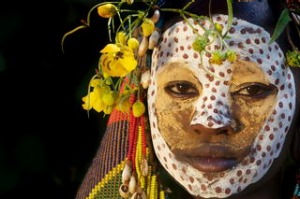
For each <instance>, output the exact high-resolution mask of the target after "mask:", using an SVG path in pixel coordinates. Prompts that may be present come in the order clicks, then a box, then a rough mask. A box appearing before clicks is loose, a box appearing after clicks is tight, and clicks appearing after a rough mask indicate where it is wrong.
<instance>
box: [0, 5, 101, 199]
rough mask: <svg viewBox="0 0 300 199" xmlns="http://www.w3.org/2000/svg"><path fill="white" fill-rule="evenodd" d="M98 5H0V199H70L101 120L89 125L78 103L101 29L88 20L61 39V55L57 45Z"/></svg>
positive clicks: (94, 62)
mask: <svg viewBox="0 0 300 199" xmlns="http://www.w3.org/2000/svg"><path fill="white" fill-rule="evenodd" d="M2 2H3V1H2ZM3 3H4V2H3ZM96 3H97V2H95V1H91V0H52V1H21V0H17V1H6V2H5V4H4V5H0V11H1V12H0V92H1V97H0V106H1V107H0V116H1V118H0V198H1V199H7V198H19V197H22V198H42V199H44V198H52V199H60V198H64V199H68V198H74V197H75V194H76V190H77V189H78V186H79V185H80V182H81V180H82V178H83V176H84V173H85V172H86V169H87V168H88V166H89V164H90V161H91V159H92V158H93V156H94V154H95V152H96V149H97V146H98V143H99V140H100V138H101V132H102V127H103V124H104V123H103V124H102V122H101V121H100V120H101V119H102V118H103V115H101V114H96V113H95V112H93V111H92V112H90V113H91V114H90V117H89V118H88V116H87V113H86V111H84V110H83V109H82V108H81V97H83V96H84V95H85V94H86V92H87V85H88V81H89V79H90V78H91V77H92V75H93V74H94V69H95V68H96V67H97V61H98V56H99V50H100V49H101V48H102V47H103V45H102V44H103V41H105V37H106V36H107V32H106V31H105V28H104V27H105V26H106V21H103V20H102V21H101V20H100V19H98V17H93V19H92V23H93V27H94V28H87V29H84V30H80V31H78V32H77V33H76V34H73V35H71V36H69V37H67V38H66V40H65V45H64V50H65V53H63V52H62V48H61V40H62V37H63V35H64V33H66V32H67V31H69V30H71V29H73V28H75V27H77V26H78V25H81V22H80V21H81V20H82V19H83V20H84V19H86V16H87V13H88V11H89V9H90V8H91V7H92V6H94V5H95V4H96ZM1 4H2V3H1ZM104 121H105V120H104Z"/></svg>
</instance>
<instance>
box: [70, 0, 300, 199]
mask: <svg viewBox="0 0 300 199" xmlns="http://www.w3.org/2000/svg"><path fill="white" fill-rule="evenodd" d="M222 3H224V5H225V6H226V4H225V1H222V2H220V4H222ZM220 4H219V5H220ZM184 5H185V4H184ZM212 5H215V4H213V3H212ZM225 6H218V7H216V8H220V7H223V8H224V7H225ZM204 7H205V1H197V2H196V3H195V6H192V8H193V9H191V11H193V13H195V12H200V13H197V14H201V15H202V14H208V13H206V12H202V11H203V10H205V8H204ZM195 8H201V9H200V10H197V9H195ZM233 8H234V16H235V17H236V18H233V19H232V18H231V17H230V16H227V15H223V14H224V11H223V10H222V9H221V10H220V9H214V7H213V6H212V7H211V9H212V10H211V12H213V13H217V14H215V15H213V17H212V18H204V19H203V18H198V19H196V20H195V19H187V18H184V19H182V18H178V17H177V18H175V20H174V18H173V16H171V15H165V17H172V20H170V21H167V22H166V23H165V25H164V28H163V34H162V36H161V39H160V40H159V41H160V42H159V43H158V44H157V45H156V46H155V48H154V49H153V52H152V51H151V53H152V62H151V76H150V84H149V87H147V104H148V111H149V112H148V116H149V124H150V132H151V142H148V145H149V146H148V147H149V148H151V147H152V146H153V149H154V152H155V157H152V158H145V157H143V158H145V159H148V160H150V161H148V162H151V167H155V169H154V171H156V172H157V174H156V175H155V176H156V177H157V178H159V182H161V184H162V185H163V188H160V187H159V188H160V190H163V191H164V193H165V195H168V196H169V197H170V198H249V199H251V198H270V199H271V198H272V199H274V198H291V197H292V194H293V189H294V186H295V184H296V182H295V181H296V178H295V177H294V176H293V175H296V174H295V173H296V170H295V168H296V166H297V165H296V164H299V154H300V150H299V149H300V144H299V141H300V140H299V128H300V127H299V123H298V124H297V121H298V120H299V118H298V117H299V116H298V112H299V99H300V98H299V92H300V90H299V89H300V87H299V80H298V79H299V70H298V69H295V68H293V69H291V68H289V67H288V66H287V65H286V61H285V58H284V52H283V51H282V50H281V47H280V45H279V44H277V43H276V42H271V36H270V33H269V32H267V31H266V30H269V31H270V28H271V27H272V26H273V27H274V24H275V23H274V20H273V19H274V15H273V14H274V13H273V12H272V10H271V8H270V6H269V4H268V2H267V1H262V2H257V3H254V2H252V3H247V4H243V5H241V4H240V3H235V4H233ZM248 8H251V9H252V10H251V12H247V11H246V12H245V10H246V9H248ZM256 11H257V12H256ZM262 12H264V13H263V14H262ZM221 13H223V14H221ZM266 16H267V17H266ZM231 19H232V26H230V27H229V28H228V29H226V27H228V24H230V23H231ZM254 23H256V24H254ZM257 24H258V25H257ZM285 44H286V41H285ZM282 48H284V49H285V48H288V45H282ZM106 50H107V49H106ZM104 51H105V50H104ZM120 52H122V53H123V54H122V55H120V53H118V57H117V58H118V59H123V56H124V55H125V50H124V51H120ZM105 56H106V57H105ZM105 56H104V57H102V59H101V60H102V61H100V63H101V64H103V65H104V64H105V63H108V62H106V61H105V60H110V59H109V57H108V56H109V54H105ZM112 60H116V57H114V59H111V60H110V61H109V63H111V62H112ZM128 60H130V59H128ZM130 63H131V62H130ZM128 64H129V63H128ZM109 69H111V68H110V67H108V69H107V72H109ZM140 96H141V99H143V98H145V96H144V97H143V93H140ZM139 99H140V98H139ZM85 102H87V99H85ZM139 117H140V116H137V118H139ZM142 118H143V119H138V120H134V121H136V123H139V124H143V123H144V119H147V118H144V117H142ZM127 121H128V116H127V115H126V113H120V111H115V112H112V114H111V117H110V120H109V122H108V127H107V131H106V134H105V135H104V138H103V140H102V142H101V145H100V148H99V150H98V153H97V155H96V157H95V159H94V161H93V163H92V165H91V167H90V169H89V171H88V173H87V175H86V177H85V179H84V181H83V183H82V185H81V188H80V189H79V191H78V194H77V197H76V198H78V199H79V198H118V197H120V196H119V195H118V194H121V196H122V197H123V198H128V197H132V198H145V197H146V195H148V194H147V193H143V191H144V190H147V191H148V190H152V188H149V189H147V186H146V185H144V184H143V181H138V182H136V181H135V180H134V182H135V183H137V184H138V185H137V186H132V184H133V183H132V182H133V181H131V178H132V177H133V178H138V179H144V178H142V177H141V178H139V176H142V175H141V174H139V172H143V168H145V167H142V169H141V171H139V168H138V164H137V162H138V161H136V159H135V158H136V157H135V156H138V154H137V153H135V150H138V148H136V149H135V148H134V147H133V148H132V147H131V144H130V143H129V144H127V140H131V138H132V142H133V143H135V142H138V141H135V139H136V140H139V139H140V138H139V137H138V135H136V136H137V137H135V138H134V136H133V137H131V136H130V135H131V134H130V132H131V131H130V129H131V128H132V127H131V123H129V124H128V123H127ZM139 127H141V129H143V128H144V129H147V126H146V127H145V126H144V127H143V125H141V126H139ZM128 129H129V130H128ZM141 131H142V130H141ZM127 132H129V135H128V134H127ZM144 139H145V138H144ZM145 150H146V149H145ZM149 150H150V149H149ZM132 151H133V152H132ZM128 154H130V155H128ZM132 154H133V155H132ZM147 154H148V153H147V152H145V153H143V155H144V156H147ZM132 156H134V158H132ZM156 157H157V159H158V162H157V163H156V164H155V159H156ZM126 159H127V161H128V160H130V164H127V163H124V161H125V160H126ZM297 161H298V162H297ZM141 164H142V165H143V164H144V162H143V161H142V160H141ZM145 164H146V163H145ZM124 165H125V166H124ZM126 165H127V166H126ZM128 165H129V166H130V169H129V170H128V171H130V172H132V170H134V169H135V172H132V173H134V174H132V173H130V175H128V176H127V174H126V172H124V171H126V169H127V168H128V167H129V166H128ZM146 168H148V167H146ZM290 168H292V169H293V170H288V172H287V169H290ZM123 169H124V171H123V173H122V172H121V170H123ZM147 171H148V170H147ZM121 173H122V174H121ZM146 173H147V174H146V176H147V175H148V172H146ZM289 174H292V179H290V178H286V176H289ZM121 175H122V177H121ZM124 176H125V177H124ZM136 176H138V177H136ZM289 177H290V176H289ZM157 178H155V179H157ZM287 179H288V180H289V181H288V182H286V180H287ZM152 182H153V184H154V183H155V181H152V180H149V181H148V184H152ZM285 183H289V184H290V185H291V186H292V187H291V188H290V186H289V188H285V187H284V185H285ZM149 186H150V185H149ZM131 187H134V191H133V192H131V193H129V191H128V190H130V189H131ZM168 188H169V189H168ZM116 190H119V191H120V193H117V192H119V191H117V192H116ZM145 192H146V191H145ZM149 192H151V191H149ZM116 193H117V194H116ZM154 195H155V194H154ZM156 196H157V194H156ZM151 197H152V196H151ZM151 197H150V198H151ZM162 197H164V196H162ZM295 197H296V196H295Z"/></svg>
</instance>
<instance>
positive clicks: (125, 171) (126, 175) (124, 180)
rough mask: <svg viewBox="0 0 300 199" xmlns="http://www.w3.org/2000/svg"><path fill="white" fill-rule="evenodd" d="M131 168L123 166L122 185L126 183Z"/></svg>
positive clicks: (126, 165)
mask: <svg viewBox="0 0 300 199" xmlns="http://www.w3.org/2000/svg"><path fill="white" fill-rule="evenodd" d="M131 172H132V168H131V166H130V165H129V164H125V167H124V170H123V172H122V183H125V182H127V181H128V180H129V179H130V177H131Z"/></svg>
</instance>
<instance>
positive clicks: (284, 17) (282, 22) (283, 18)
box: [270, 8, 291, 44]
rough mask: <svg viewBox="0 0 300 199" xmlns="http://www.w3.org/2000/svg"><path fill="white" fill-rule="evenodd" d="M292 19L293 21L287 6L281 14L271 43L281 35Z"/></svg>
mask: <svg viewBox="0 0 300 199" xmlns="http://www.w3.org/2000/svg"><path fill="white" fill-rule="evenodd" d="M290 21H291V17H290V14H289V10H288V9H287V8H285V9H284V10H283V11H282V12H281V14H280V16H279V19H278V21H277V24H276V27H275V30H274V32H273V35H272V37H271V40H270V44H271V43H272V42H274V41H275V40H276V39H277V38H278V37H279V36H280V35H281V33H282V32H283V31H284V29H285V28H286V26H287V25H288V23H289V22H290Z"/></svg>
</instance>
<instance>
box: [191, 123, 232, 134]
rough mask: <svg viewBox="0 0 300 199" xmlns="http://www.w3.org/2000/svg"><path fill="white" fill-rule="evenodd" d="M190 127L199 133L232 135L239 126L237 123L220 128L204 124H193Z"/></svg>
mask: <svg viewBox="0 0 300 199" xmlns="http://www.w3.org/2000/svg"><path fill="white" fill-rule="evenodd" d="M190 127H191V130H192V131H193V132H195V133H197V134H209V135H219V134H226V135H231V134H234V133H235V132H236V130H237V128H235V125H226V126H222V127H219V128H210V127H206V126H204V125H202V124H192V125H190Z"/></svg>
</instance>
